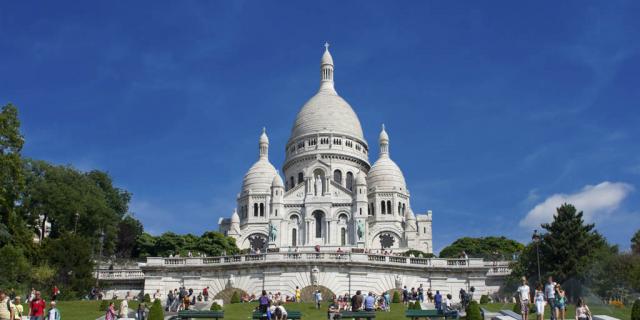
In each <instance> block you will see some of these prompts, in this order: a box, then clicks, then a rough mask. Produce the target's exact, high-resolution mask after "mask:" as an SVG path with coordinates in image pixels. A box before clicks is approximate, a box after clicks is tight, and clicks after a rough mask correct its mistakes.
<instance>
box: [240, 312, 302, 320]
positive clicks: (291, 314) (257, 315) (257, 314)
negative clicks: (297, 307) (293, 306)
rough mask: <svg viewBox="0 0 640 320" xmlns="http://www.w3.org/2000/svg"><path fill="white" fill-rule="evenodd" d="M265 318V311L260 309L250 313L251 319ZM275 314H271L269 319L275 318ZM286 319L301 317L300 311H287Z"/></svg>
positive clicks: (295, 319)
mask: <svg viewBox="0 0 640 320" xmlns="http://www.w3.org/2000/svg"><path fill="white" fill-rule="evenodd" d="M266 318H267V314H266V313H262V312H260V311H255V312H254V313H253V314H252V315H251V319H266ZM275 318H276V316H275V315H273V314H272V315H271V319H275ZM287 319H294V320H297V319H302V312H300V311H287Z"/></svg>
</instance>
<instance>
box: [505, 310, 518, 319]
mask: <svg viewBox="0 0 640 320" xmlns="http://www.w3.org/2000/svg"><path fill="white" fill-rule="evenodd" d="M500 314H501V315H504V316H508V317H511V318H514V319H518V320H520V319H522V315H520V314H517V313H515V312H513V311H511V310H500Z"/></svg>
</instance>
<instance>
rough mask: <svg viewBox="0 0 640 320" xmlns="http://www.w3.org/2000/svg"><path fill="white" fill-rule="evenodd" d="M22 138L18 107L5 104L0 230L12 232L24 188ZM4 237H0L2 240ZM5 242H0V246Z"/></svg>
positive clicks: (0, 116)
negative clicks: (13, 216)
mask: <svg viewBox="0 0 640 320" xmlns="http://www.w3.org/2000/svg"><path fill="white" fill-rule="evenodd" d="M23 145H24V138H23V137H22V134H20V120H19V119H18V109H17V108H16V107H15V106H13V105H12V104H7V105H5V106H4V107H2V110H1V111H0V232H2V231H3V230H4V232H6V233H10V232H12V230H13V228H14V226H13V225H11V221H12V220H11V215H13V214H15V208H16V204H17V203H18V200H19V197H20V193H21V192H22V190H23V188H24V176H23V172H22V160H21V156H20V152H21V151H22V146H23ZM3 239H5V241H6V237H0V241H2V240H3ZM5 244H6V242H0V246H2V245H5Z"/></svg>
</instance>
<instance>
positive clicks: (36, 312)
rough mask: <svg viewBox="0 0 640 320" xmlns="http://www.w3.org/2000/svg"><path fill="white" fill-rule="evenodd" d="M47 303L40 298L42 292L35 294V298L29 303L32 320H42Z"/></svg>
mask: <svg viewBox="0 0 640 320" xmlns="http://www.w3.org/2000/svg"><path fill="white" fill-rule="evenodd" d="M46 307H47V302H46V301H44V299H42V297H41V296H40V291H36V292H35V297H34V298H33V300H31V302H30V303H29V316H30V317H31V320H42V318H44V309H45V308H46Z"/></svg>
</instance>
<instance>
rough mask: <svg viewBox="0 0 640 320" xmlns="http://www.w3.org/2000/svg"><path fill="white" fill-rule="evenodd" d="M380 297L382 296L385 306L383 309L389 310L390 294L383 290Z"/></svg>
mask: <svg viewBox="0 0 640 320" xmlns="http://www.w3.org/2000/svg"><path fill="white" fill-rule="evenodd" d="M382 297H383V298H384V305H385V306H386V308H385V311H387V312H389V311H391V294H389V291H387V292H385V293H384V294H383V295H382Z"/></svg>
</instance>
